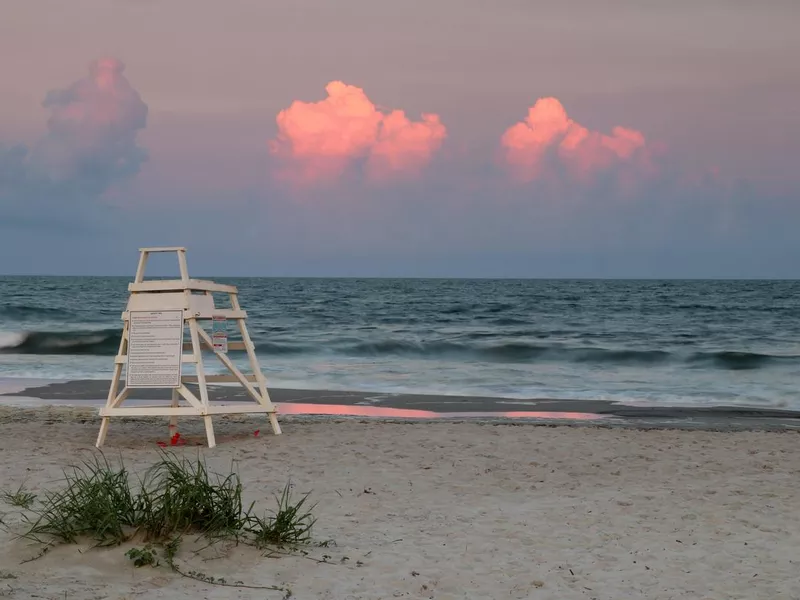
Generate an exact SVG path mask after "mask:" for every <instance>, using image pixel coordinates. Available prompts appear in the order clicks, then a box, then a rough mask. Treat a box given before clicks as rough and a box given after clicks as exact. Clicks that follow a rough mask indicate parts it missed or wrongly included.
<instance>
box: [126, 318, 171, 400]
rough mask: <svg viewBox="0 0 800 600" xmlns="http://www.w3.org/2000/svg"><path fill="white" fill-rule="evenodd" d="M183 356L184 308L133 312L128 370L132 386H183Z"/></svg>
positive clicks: (128, 379) (127, 380) (129, 385)
mask: <svg viewBox="0 0 800 600" xmlns="http://www.w3.org/2000/svg"><path fill="white" fill-rule="evenodd" d="M182 355H183V311H182V310H136V311H131V312H130V331H129V335H128V368H127V369H126V372H125V376H126V385H127V386H128V387H129V388H177V387H180V385H181V358H182Z"/></svg>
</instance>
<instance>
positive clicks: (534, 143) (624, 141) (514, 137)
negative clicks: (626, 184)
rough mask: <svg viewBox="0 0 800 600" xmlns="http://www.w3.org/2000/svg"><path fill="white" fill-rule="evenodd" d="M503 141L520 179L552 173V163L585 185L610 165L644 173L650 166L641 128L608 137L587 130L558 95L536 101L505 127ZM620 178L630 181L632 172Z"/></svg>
mask: <svg viewBox="0 0 800 600" xmlns="http://www.w3.org/2000/svg"><path fill="white" fill-rule="evenodd" d="M501 145H502V148H503V152H504V159H505V164H506V166H507V167H508V169H509V171H510V172H511V174H512V175H513V176H514V177H515V178H516V179H517V180H518V181H522V182H529V181H533V180H536V179H540V178H548V177H551V176H553V175H554V173H553V172H552V169H553V167H554V166H560V167H562V168H563V169H564V170H565V172H566V174H568V175H569V176H570V177H572V178H574V179H576V180H578V181H581V182H584V183H588V182H590V181H591V180H592V179H593V178H594V177H595V176H596V175H598V174H599V173H601V172H604V171H608V170H610V169H613V168H618V167H634V168H636V169H638V170H640V171H641V172H642V173H650V172H652V169H653V167H652V162H651V160H650V152H649V148H648V147H647V145H646V144H645V139H644V135H643V134H642V133H641V132H640V131H636V130H634V129H628V128H625V127H614V128H613V129H612V130H611V135H606V134H603V133H600V132H598V131H590V130H589V129H587V128H586V127H584V126H582V125H580V124H579V123H576V122H575V121H573V120H572V119H570V118H569V116H568V115H567V111H566V110H565V109H564V107H563V105H562V104H561V102H559V101H558V100H557V99H556V98H540V99H539V100H537V101H536V104H534V105H533V106H532V107H531V108H530V109H528V116H527V118H526V119H525V120H524V121H520V122H519V123H516V124H515V125H512V126H511V127H509V128H508V129H507V130H506V131H505V133H504V134H503V136H502V138H501ZM553 161H555V162H553ZM621 177H622V178H623V179H626V180H628V179H629V178H630V174H629V173H627V174H625V175H621Z"/></svg>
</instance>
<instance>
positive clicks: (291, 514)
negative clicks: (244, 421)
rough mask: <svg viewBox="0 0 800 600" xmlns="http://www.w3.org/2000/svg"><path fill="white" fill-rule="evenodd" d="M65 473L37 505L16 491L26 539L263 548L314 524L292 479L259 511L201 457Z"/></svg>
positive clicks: (233, 479) (232, 479)
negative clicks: (197, 541)
mask: <svg viewBox="0 0 800 600" xmlns="http://www.w3.org/2000/svg"><path fill="white" fill-rule="evenodd" d="M63 473H64V485H62V486H61V487H60V488H58V489H56V490H53V491H47V492H45V493H44V495H43V497H42V499H41V501H40V502H38V503H36V504H34V499H35V496H33V497H30V496H29V495H24V494H29V493H27V492H24V491H23V490H22V488H20V490H19V491H17V492H15V493H13V494H11V498H12V499H13V500H15V501H16V502H17V503H18V504H17V505H18V506H22V507H23V508H25V509H26V512H25V513H24V516H23V518H24V522H25V524H26V529H25V531H24V532H22V533H21V534H20V536H21V537H23V538H27V539H31V540H35V541H37V542H41V543H44V544H53V543H58V542H60V543H77V542H79V541H81V540H86V539H89V540H92V541H93V542H94V544H95V545H96V546H100V547H106V546H118V545H120V544H123V543H125V542H128V541H132V540H134V539H141V540H142V541H143V542H145V543H147V544H159V545H162V546H167V545H169V544H171V543H175V540H180V538H181V537H182V536H184V535H188V534H194V535H198V536H203V537H206V538H209V539H210V540H235V541H237V542H243V543H250V544H253V545H255V546H258V547H263V546H266V545H270V544H272V545H299V544H305V543H308V542H309V541H310V540H311V530H312V527H313V526H314V523H315V519H314V517H313V515H312V510H313V508H314V507H313V506H311V507H309V506H308V505H307V500H308V496H309V495H308V494H305V495H303V496H302V497H301V498H300V499H299V500H296V499H294V498H293V497H292V494H291V485H290V484H286V486H285V487H284V489H283V491H282V493H281V494H280V495H279V496H276V500H277V504H278V506H277V509H276V510H275V511H273V512H272V513H271V514H265V515H263V516H259V515H257V514H256V513H255V512H254V510H255V503H252V504H250V505H249V506H248V507H245V506H244V503H243V500H242V492H243V487H242V483H241V481H240V479H239V476H238V474H237V473H235V472H234V471H233V470H231V471H230V472H229V473H227V474H225V475H218V474H212V473H211V472H210V471H209V470H208V468H207V466H206V465H205V463H204V462H203V461H202V460H201V459H200V458H199V456H198V458H197V459H196V460H189V459H187V458H185V457H177V456H175V455H174V454H170V453H167V452H162V454H161V458H160V460H159V461H158V462H157V463H155V464H154V465H152V466H151V467H150V468H149V469H147V470H146V471H145V472H144V473H143V475H142V476H141V477H139V476H137V475H134V474H132V473H131V472H130V471H128V469H127V468H126V467H125V466H124V464H122V463H120V464H119V465H113V464H111V463H110V462H109V461H108V460H106V458H105V457H102V458H98V457H95V458H94V459H93V460H87V461H84V462H83V463H81V464H79V465H77V466H74V467H72V468H70V469H67V470H64V471H63ZM140 559H141V560H143V561H144V562H147V559H146V557H145V558H141V557H140Z"/></svg>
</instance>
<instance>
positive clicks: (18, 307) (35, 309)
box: [0, 304, 72, 320]
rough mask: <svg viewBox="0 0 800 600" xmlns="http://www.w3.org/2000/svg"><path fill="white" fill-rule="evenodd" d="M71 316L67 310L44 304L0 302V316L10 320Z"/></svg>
mask: <svg viewBox="0 0 800 600" xmlns="http://www.w3.org/2000/svg"><path fill="white" fill-rule="evenodd" d="M71 316H72V313H70V312H69V311H67V310H64V309H62V308H48V307H44V306H28V305H25V304H2V305H0V318H4V319H11V320H26V319H35V318H42V317H44V318H48V319H55V318H58V319H67V318H70V317H71Z"/></svg>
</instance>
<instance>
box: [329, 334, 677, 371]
mask: <svg viewBox="0 0 800 600" xmlns="http://www.w3.org/2000/svg"><path fill="white" fill-rule="evenodd" d="M342 351H343V352H344V353H347V354H355V355H368V356H405V357H418V358H461V359H467V360H480V361H486V362H507V363H519V362H532V361H536V360H548V361H556V362H558V361H562V362H573V363H616V364H627V365H653V364H657V363H662V362H666V361H668V360H669V359H670V354H669V353H668V352H663V351H659V350H605V349H602V348H568V347H563V346H552V345H543V344H531V343H527V342H506V343H500V344H490V345H471V344H462V343H456V342H447V341H435V342H411V341H404V340H383V341H378V342H363V343H359V344H355V345H352V346H349V347H346V348H344V349H342Z"/></svg>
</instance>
